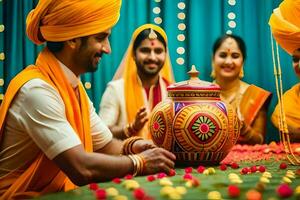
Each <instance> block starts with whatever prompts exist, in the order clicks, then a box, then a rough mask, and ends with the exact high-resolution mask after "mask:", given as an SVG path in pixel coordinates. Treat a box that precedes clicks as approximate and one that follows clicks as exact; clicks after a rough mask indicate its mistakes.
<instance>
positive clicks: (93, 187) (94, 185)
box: [89, 183, 99, 190]
mask: <svg viewBox="0 0 300 200" xmlns="http://www.w3.org/2000/svg"><path fill="white" fill-rule="evenodd" d="M89 188H90V190H97V189H98V188H99V186H98V184H97V183H90V184H89Z"/></svg>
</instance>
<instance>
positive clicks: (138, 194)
mask: <svg viewBox="0 0 300 200" xmlns="http://www.w3.org/2000/svg"><path fill="white" fill-rule="evenodd" d="M133 196H134V198H135V199H136V200H142V199H144V198H145V196H146V192H145V191H144V190H143V189H142V188H138V189H135V190H134V191H133Z"/></svg>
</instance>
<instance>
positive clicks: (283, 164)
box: [279, 162, 287, 169]
mask: <svg viewBox="0 0 300 200" xmlns="http://www.w3.org/2000/svg"><path fill="white" fill-rule="evenodd" d="M279 168H280V169H286V168H287V164H286V163H285V162H282V163H280V165H279Z"/></svg>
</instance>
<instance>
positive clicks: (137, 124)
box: [132, 107, 148, 132]
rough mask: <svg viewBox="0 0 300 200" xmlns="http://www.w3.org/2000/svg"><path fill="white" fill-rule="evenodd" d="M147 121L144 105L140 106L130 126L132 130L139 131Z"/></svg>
mask: <svg viewBox="0 0 300 200" xmlns="http://www.w3.org/2000/svg"><path fill="white" fill-rule="evenodd" d="M147 121H148V113H147V111H146V108H145V107H141V108H140V109H139V111H138V112H137V113H136V116H135V120H134V122H133V123H132V128H133V130H134V131H136V132H138V131H140V130H141V129H142V128H143V127H144V126H145V124H146V122H147Z"/></svg>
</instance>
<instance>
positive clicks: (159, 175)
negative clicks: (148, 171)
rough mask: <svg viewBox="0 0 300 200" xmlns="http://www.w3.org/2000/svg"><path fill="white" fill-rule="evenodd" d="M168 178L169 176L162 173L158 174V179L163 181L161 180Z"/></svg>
mask: <svg viewBox="0 0 300 200" xmlns="http://www.w3.org/2000/svg"><path fill="white" fill-rule="evenodd" d="M166 176H167V174H166V173H163V172H162V173H158V174H157V176H156V177H157V178H159V179H161V178H164V177H166Z"/></svg>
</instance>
